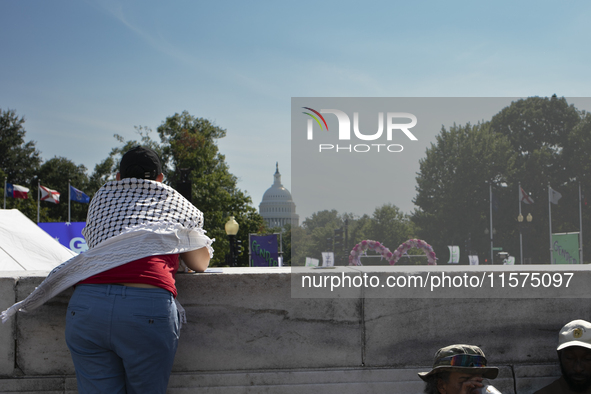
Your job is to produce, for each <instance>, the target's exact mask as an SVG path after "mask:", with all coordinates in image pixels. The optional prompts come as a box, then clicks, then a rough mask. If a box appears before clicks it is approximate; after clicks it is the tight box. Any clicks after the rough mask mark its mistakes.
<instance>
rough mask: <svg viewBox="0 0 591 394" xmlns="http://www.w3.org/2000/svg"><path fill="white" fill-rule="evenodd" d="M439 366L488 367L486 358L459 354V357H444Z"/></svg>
mask: <svg viewBox="0 0 591 394" xmlns="http://www.w3.org/2000/svg"><path fill="white" fill-rule="evenodd" d="M437 364H438V365H450V366H452V367H486V358H485V357H484V356H476V355H472V354H458V355H457V356H449V357H444V358H442V359H440V360H439V362H438V363H437Z"/></svg>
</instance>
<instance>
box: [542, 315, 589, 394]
mask: <svg viewBox="0 0 591 394" xmlns="http://www.w3.org/2000/svg"><path fill="white" fill-rule="evenodd" d="M556 351H557V352H558V361H559V362H560V370H561V371H562V376H561V377H560V378H559V379H557V380H555V381H554V382H553V383H551V384H549V385H548V386H546V387H544V388H542V389H541V390H538V391H536V392H535V394H570V393H591V323H589V322H588V321H585V320H573V321H571V322H570V323H567V324H566V325H565V326H564V327H562V329H561V330H560V333H559V334H558V348H557V349H556Z"/></svg>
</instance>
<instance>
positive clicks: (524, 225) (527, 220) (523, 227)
mask: <svg viewBox="0 0 591 394" xmlns="http://www.w3.org/2000/svg"><path fill="white" fill-rule="evenodd" d="M523 219H524V217H523V215H522V214H521V213H520V214H519V216H517V221H518V222H519V252H520V253H521V264H523V235H522V234H523V232H524V231H525V232H527V231H528V230H529V224H530V223H531V221H532V220H534V217H533V216H532V215H531V213H528V214H527V216H526V217H525V223H524V222H523Z"/></svg>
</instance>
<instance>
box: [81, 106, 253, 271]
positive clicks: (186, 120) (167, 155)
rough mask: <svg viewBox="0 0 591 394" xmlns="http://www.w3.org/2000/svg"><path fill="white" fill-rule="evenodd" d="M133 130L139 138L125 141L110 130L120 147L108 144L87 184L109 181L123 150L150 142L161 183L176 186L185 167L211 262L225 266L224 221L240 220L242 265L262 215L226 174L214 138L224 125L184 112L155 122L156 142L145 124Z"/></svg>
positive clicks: (226, 245)
mask: <svg viewBox="0 0 591 394" xmlns="http://www.w3.org/2000/svg"><path fill="white" fill-rule="evenodd" d="M136 131H137V132H138V134H139V136H140V139H139V141H138V140H131V141H125V140H124V139H123V137H121V136H119V135H115V138H116V139H117V140H118V141H119V143H120V144H121V146H119V147H116V148H113V149H112V150H111V153H110V154H109V157H107V158H106V159H105V160H103V161H102V162H101V163H100V164H98V165H97V166H96V167H95V170H94V172H93V174H92V176H91V177H90V182H91V184H93V185H97V184H99V183H101V182H103V183H104V182H105V181H107V180H113V179H114V176H115V174H116V173H117V171H118V166H119V162H120V160H121V156H122V155H123V153H125V152H126V151H127V150H129V149H131V148H132V147H134V146H136V145H142V146H149V147H150V148H152V149H154V150H155V151H156V153H158V155H159V156H160V158H161V160H162V172H163V173H164V182H165V183H166V184H168V185H170V186H171V187H173V188H175V189H178V187H179V183H180V181H181V177H180V169H188V170H189V172H190V176H189V180H190V181H191V184H192V192H191V201H192V203H193V204H195V206H196V207H197V208H199V209H200V210H201V211H202V212H203V215H204V218H205V224H204V228H205V230H206V231H207V235H208V236H209V237H210V238H215V242H214V245H213V247H214V249H215V251H216V252H215V254H214V257H213V259H212V261H211V264H210V265H211V266H223V265H225V255H226V254H227V253H229V250H230V249H229V241H228V237H227V235H226V233H225V229H224V225H225V224H226V222H227V221H228V219H229V217H230V216H234V217H235V219H236V221H237V222H238V224H239V225H240V230H239V231H238V235H237V239H238V240H240V241H241V242H242V248H243V252H242V253H241V254H240V255H239V258H238V265H240V266H247V265H248V234H249V233H259V232H262V231H263V230H264V228H265V227H264V222H263V218H262V217H261V216H260V215H259V214H258V213H257V211H256V209H255V208H254V207H252V200H251V198H250V197H249V196H248V195H247V194H246V193H245V192H243V191H242V190H240V189H239V188H238V187H237V178H236V177H235V176H234V175H232V174H231V173H230V171H229V168H228V165H227V164H226V162H225V157H224V155H222V154H221V153H220V152H219V150H218V147H217V143H216V140H217V139H219V138H223V137H225V135H226V130H224V129H222V128H220V127H218V126H215V125H214V124H212V123H211V122H210V121H209V120H207V119H203V118H196V117H194V116H191V115H190V114H189V113H188V112H187V111H184V112H183V113H181V114H178V113H177V114H174V115H173V116H170V117H168V118H167V119H166V120H165V121H164V122H162V124H161V125H160V126H159V127H158V134H159V136H160V140H161V142H160V143H158V142H156V141H154V140H153V139H152V138H151V135H150V133H151V130H150V129H149V128H146V127H141V126H140V127H136Z"/></svg>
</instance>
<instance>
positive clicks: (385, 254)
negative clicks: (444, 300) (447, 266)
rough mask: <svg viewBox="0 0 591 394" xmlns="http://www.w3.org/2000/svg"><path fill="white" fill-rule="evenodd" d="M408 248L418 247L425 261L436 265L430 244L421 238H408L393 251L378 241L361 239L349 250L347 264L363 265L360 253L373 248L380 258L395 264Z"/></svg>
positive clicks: (435, 258)
mask: <svg viewBox="0 0 591 394" xmlns="http://www.w3.org/2000/svg"><path fill="white" fill-rule="evenodd" d="M410 248H420V249H423V250H424V251H425V254H426V255H427V261H428V264H429V265H437V257H436V256H435V252H434V251H433V248H432V247H431V245H429V244H428V243H427V242H425V241H423V240H421V239H409V240H408V241H406V242H404V243H403V244H401V245H400V246H399V247H398V249H396V250H395V251H394V253H392V252H390V249H388V248H387V247H385V246H384V245H382V244H381V243H379V242H378V241H372V240H369V239H366V240H365V241H361V242H360V243H358V244H357V245H355V247H354V248H353V249H352V250H351V254H350V255H349V265H363V264H361V255H362V254H366V253H367V251H368V250H373V251H375V252H376V253H379V254H381V255H382V258H384V259H386V260H388V263H390V265H394V264H396V262H397V261H398V259H400V257H402V255H403V254H405V253H406V252H407V251H408V250H409V249H410Z"/></svg>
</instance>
